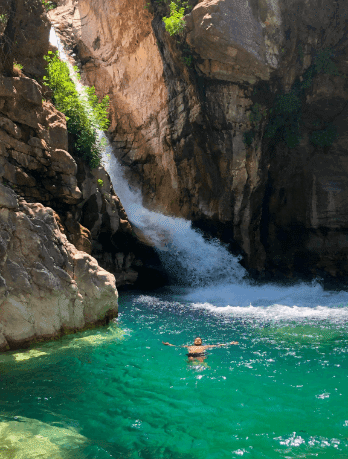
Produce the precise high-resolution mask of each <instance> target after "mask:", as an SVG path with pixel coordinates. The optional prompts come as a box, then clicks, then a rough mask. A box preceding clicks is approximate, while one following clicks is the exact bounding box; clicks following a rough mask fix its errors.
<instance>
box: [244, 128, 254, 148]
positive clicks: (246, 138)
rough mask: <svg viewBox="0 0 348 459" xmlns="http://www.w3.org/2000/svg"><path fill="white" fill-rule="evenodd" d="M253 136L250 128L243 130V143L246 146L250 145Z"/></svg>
mask: <svg viewBox="0 0 348 459" xmlns="http://www.w3.org/2000/svg"><path fill="white" fill-rule="evenodd" d="M254 138H255V132H254V131H253V130H252V129H251V130H250V131H246V132H244V134H243V141H244V143H245V145H247V146H248V147H250V145H251V144H252V143H253V141H254Z"/></svg>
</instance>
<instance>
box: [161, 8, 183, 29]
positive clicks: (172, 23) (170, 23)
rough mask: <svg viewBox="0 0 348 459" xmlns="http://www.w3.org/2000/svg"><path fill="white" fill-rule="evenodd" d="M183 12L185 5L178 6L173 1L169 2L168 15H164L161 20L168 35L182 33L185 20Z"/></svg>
mask: <svg viewBox="0 0 348 459" xmlns="http://www.w3.org/2000/svg"><path fill="white" fill-rule="evenodd" d="M184 14H185V7H184V6H182V7H181V8H179V5H177V4H176V3H174V2H171V4H170V16H169V17H164V18H162V19H163V22H164V24H165V27H166V31H167V32H169V34H170V35H175V34H176V33H182V32H183V31H184V29H185V21H184V19H183V16H184Z"/></svg>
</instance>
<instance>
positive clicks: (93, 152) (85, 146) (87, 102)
mask: <svg viewBox="0 0 348 459" xmlns="http://www.w3.org/2000/svg"><path fill="white" fill-rule="evenodd" d="M45 59H46V61H47V76H46V77H44V80H45V82H44V84H45V85H46V86H48V87H49V88H50V89H51V90H52V92H53V102H54V104H55V106H56V107H57V109H58V110H60V111H61V112H63V113H64V114H65V115H66V120H67V127H68V131H69V133H70V134H71V135H72V138H73V142H74V146H73V148H74V151H75V152H76V153H77V154H78V155H79V156H81V157H82V158H84V159H85V160H86V161H87V163H88V164H89V166H90V167H91V169H93V168H95V167H97V166H99V165H100V159H101V152H102V149H103V143H102V142H101V141H100V140H99V139H98V135H97V130H98V129H100V130H103V131H106V130H107V128H108V127H109V120H108V107H109V97H108V96H105V97H104V99H103V100H102V101H101V102H98V98H97V96H96V94H95V89H94V87H91V88H88V87H86V88H85V92H86V97H85V98H82V97H81V96H80V95H79V94H78V92H77V90H76V87H75V84H74V83H73V81H72V80H71V78H70V74H69V68H68V66H67V64H66V63H65V62H62V61H61V60H60V59H59V57H58V52H57V53H55V54H54V53H52V51H49V52H48V55H47V56H45Z"/></svg>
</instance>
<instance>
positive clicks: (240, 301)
mask: <svg viewBox="0 0 348 459" xmlns="http://www.w3.org/2000/svg"><path fill="white" fill-rule="evenodd" d="M50 41H51V43H52V44H53V45H55V46H56V47H57V48H58V50H59V53H60V57H61V58H62V60H64V61H65V62H67V63H68V65H69V67H70V71H71V76H72V78H73V79H74V81H75V84H76V86H77V89H78V91H79V93H80V95H81V97H85V92H84V87H83V85H81V83H80V82H79V80H78V79H77V78H76V74H75V71H74V70H73V67H72V65H71V64H69V61H68V59H67V56H66V54H65V53H64V49H63V46H62V45H61V43H60V41H59V38H58V37H57V35H56V34H55V31H54V29H53V28H52V29H51V36H50ZM98 135H99V136H100V138H102V139H103V140H104V143H105V145H106V146H105V150H104V152H103V157H102V161H103V165H104V166H105V168H106V170H107V172H108V173H109V175H110V178H111V181H112V183H113V186H114V189H115V191H116V193H117V194H118V196H119V198H120V200H121V202H122V204H123V206H124V208H125V210H126V212H127V214H128V217H129V219H130V221H131V222H132V223H133V224H134V225H135V226H136V227H138V228H139V229H140V230H141V231H142V232H143V234H144V235H145V236H146V237H147V238H148V239H149V240H150V241H151V242H152V243H153V244H154V246H155V247H156V249H157V251H158V253H159V255H160V258H161V259H162V262H163V263H164V265H165V267H166V268H167V269H168V270H169V271H170V272H171V273H172V274H174V276H175V278H176V279H178V281H179V284H180V286H184V287H190V291H189V292H187V291H186V293H185V299H186V300H187V301H191V302H192V304H194V305H196V307H201V308H207V309H213V310H216V307H220V309H219V311H220V312H222V311H224V312H225V313H227V314H232V313H236V314H238V315H240V314H241V313H245V314H247V315H250V314H256V315H259V314H261V315H262V316H264V315H265V314H266V312H265V310H264V308H265V307H266V306H270V305H272V306H273V307H272V309H268V313H269V315H270V317H274V316H275V315H276V316H277V317H284V318H286V317H287V316H288V315H290V316H293V315H294V314H295V315H297V314H299V315H300V316H301V315H303V314H305V310H304V309H303V308H304V307H307V308H308V307H309V308H310V310H311V311H310V312H309V311H307V312H308V313H309V314H310V315H311V314H312V313H313V307H318V308H319V309H317V310H316V315H318V314H319V315H320V314H323V316H325V317H326V316H328V315H329V316H331V315H332V316H333V315H337V314H338V315H339V316H341V315H342V314H347V312H346V311H345V310H343V309H342V307H341V306H342V304H347V303H348V294H347V293H346V292H338V293H333V292H324V290H323V288H322V287H321V286H320V285H319V284H318V283H317V282H313V283H311V284H305V283H301V284H297V285H294V286H292V287H284V286H280V285H277V284H268V285H266V286H265V285H263V286H259V285H254V284H251V282H250V281H249V280H248V279H247V273H246V271H245V269H244V268H243V267H242V266H241V265H240V264H239V263H238V258H237V257H235V256H233V255H231V254H230V253H229V252H228V251H227V249H226V248H225V247H224V246H223V245H222V244H221V243H220V242H219V241H217V240H212V241H207V240H206V239H204V238H203V236H202V235H201V234H200V233H199V232H197V231H196V230H194V229H192V227H191V223H190V222H189V221H187V220H184V219H181V218H174V217H169V216H165V215H162V214H161V213H158V212H153V211H150V210H148V209H146V208H145V207H144V206H143V205H142V197H141V193H140V192H139V191H136V190H134V189H132V188H131V187H130V186H129V184H128V182H127V180H126V179H125V177H124V173H123V169H122V166H121V165H120V163H119V162H118V160H117V159H116V157H115V156H114V154H113V150H112V146H111V145H110V142H109V141H108V139H107V137H106V135H105V134H104V133H103V132H102V131H100V132H99V133H98ZM319 305H321V306H319ZM224 306H228V308H225V309H221V308H222V307H224ZM246 307H247V308H246ZM259 308H261V309H259ZM277 308H278V309H277ZM327 308H329V309H327Z"/></svg>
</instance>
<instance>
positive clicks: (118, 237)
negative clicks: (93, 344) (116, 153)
mask: <svg viewBox="0 0 348 459" xmlns="http://www.w3.org/2000/svg"><path fill="white" fill-rule="evenodd" d="M10 3H11V8H14V9H13V11H15V16H12V19H11V20H10V19H8V22H7V24H8V23H9V22H11V21H12V25H11V27H10V28H9V27H8V26H6V27H5V31H6V30H7V32H8V36H7V37H6V36H5V38H4V35H3V34H4V30H3V29H4V27H3V28H2V29H1V28H0V39H1V40H3V39H4V40H5V41H6V40H8V38H9V36H10V35H11V33H12V32H11V30H10V32H11V33H10V32H9V31H8V30H9V29H11V28H12V31H14V35H13V34H12V35H13V36H15V37H16V36H17V35H18V33H19V32H18V27H20V25H21V24H22V25H23V33H24V32H25V33H26V39H27V43H28V46H29V45H30V46H31V45H32V46H33V49H31V51H30V53H28V54H27V57H28V59H25V58H24V54H23V49H22V54H21V52H20V49H19V48H18V46H17V44H18V43H16V42H15V41H14V42H13V43H12V49H11V47H10V48H8V49H7V50H10V51H11V52H12V55H11V56H10V57H11V59H12V60H14V59H16V60H17V62H22V65H23V69H20V68H19V67H17V69H15V67H14V68H13V71H12V70H11V69H7V71H5V70H4V72H3V73H2V74H1V72H0V350H8V349H13V348H18V347H23V346H26V345H28V344H29V343H30V342H33V341H36V340H43V339H51V338H55V337H58V336H60V335H61V334H64V333H67V332H71V331H76V330H81V329H84V328H86V327H90V326H93V325H96V324H100V323H105V322H107V321H108V320H109V319H110V318H111V317H115V316H116V315H117V297H118V293H117V289H116V286H117V287H120V286H123V285H128V284H131V285H132V284H135V283H137V285H141V284H142V282H143V283H144V284H145V285H146V284H147V286H151V285H158V283H159V282H160V283H161V282H162V283H163V276H161V275H159V276H157V278H154V279H151V277H152V275H153V272H154V271H151V269H150V271H148V270H147V266H146V262H145V263H143V262H142V259H143V258H147V257H148V255H150V258H151V257H152V259H153V261H152V263H154V264H155V265H156V263H157V265H158V263H159V261H158V260H156V257H155V255H154V250H153V248H149V247H146V246H145V245H144V244H143V243H142V242H140V241H139V240H138V238H137V237H136V236H135V233H134V232H133V228H132V226H131V225H130V223H129V221H128V217H127V215H126V212H125V210H124V208H123V206H122V204H121V203H120V200H119V199H118V197H117V196H116V194H115V192H114V190H113V187H112V184H111V181H110V178H109V176H108V174H107V173H106V171H105V169H104V168H103V167H102V166H100V167H98V168H96V169H94V170H90V169H89V168H88V167H87V165H86V163H85V161H84V160H83V159H82V158H81V157H79V156H77V155H76V153H75V152H74V151H72V150H71V148H70V145H69V143H70V142H69V135H68V131H67V126H66V119H65V116H64V115H63V114H62V113H60V112H59V111H58V110H57V109H56V108H55V107H54V105H53V103H52V101H51V99H50V97H51V94H50V91H47V89H46V88H45V87H44V86H42V85H41V84H40V83H39V82H38V81H42V80H41V79H40V77H41V76H42V75H43V72H44V67H43V63H44V60H43V54H44V53H46V52H47V50H48V33H49V27H50V25H49V21H48V19H47V15H46V13H45V11H44V7H43V4H42V2H41V0H37V1H36V0H35V1H34V2H33V3H32V4H29V3H28V2H22V1H20V0H18V1H13V2H10ZM10 3H9V2H7V3H6V2H5V1H3V2H1V1H0V14H2V11H3V8H4V4H6V5H7V8H9V4H10ZM6 5H5V6H6ZM28 8H29V10H30V11H29V12H28V11H27V10H28ZM5 12H6V14H5V15H4V17H5V18H9V17H10V18H11V15H10V14H9V13H8V9H7V10H6V11H5ZM11 14H12V13H11ZM16 34H17V35H16ZM5 35H6V33H5ZM13 36H12V38H13ZM1 40H0V41H1ZM18 40H19V38H18ZM36 41H39V43H36ZM3 43H4V41H1V42H0V48H1V46H2V45H3ZM5 48H6V47H5ZM5 48H4V47H2V48H1V50H2V51H3V50H4V49H5ZM21 56H22V57H21ZM19 58H20V59H19ZM22 58H23V59H22ZM11 59H10V60H11ZM28 75H30V76H35V79H33V78H30V77H29V76H28ZM36 79H37V80H36ZM98 263H99V264H98ZM104 268H106V269H107V270H108V271H106V270H105V269H104ZM157 268H158V266H157V267H156V269H157ZM109 271H110V272H109ZM156 272H157V271H156ZM149 279H150V281H149Z"/></svg>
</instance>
